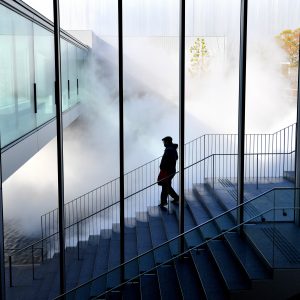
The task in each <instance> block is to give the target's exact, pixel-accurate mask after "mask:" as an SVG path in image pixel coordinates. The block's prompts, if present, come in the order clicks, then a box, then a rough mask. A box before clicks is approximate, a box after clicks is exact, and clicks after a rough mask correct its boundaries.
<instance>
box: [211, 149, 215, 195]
mask: <svg viewBox="0 0 300 300" xmlns="http://www.w3.org/2000/svg"><path fill="white" fill-rule="evenodd" d="M212 158H213V160H212V185H213V190H214V189H215V155H214V154H213V156H212Z"/></svg>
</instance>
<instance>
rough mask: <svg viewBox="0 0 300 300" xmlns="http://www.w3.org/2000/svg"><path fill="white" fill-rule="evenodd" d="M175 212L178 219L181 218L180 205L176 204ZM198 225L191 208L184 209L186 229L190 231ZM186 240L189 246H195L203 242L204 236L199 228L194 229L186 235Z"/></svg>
mask: <svg viewBox="0 0 300 300" xmlns="http://www.w3.org/2000/svg"><path fill="white" fill-rule="evenodd" d="M174 210H175V213H176V216H177V220H179V207H178V205H176V206H175V209H174ZM195 226H196V223H195V221H194V219H193V216H192V214H191V212H190V211H189V209H187V208H185V209H184V230H185V231H188V230H190V229H192V228H194V227H195ZM185 242H186V244H187V247H188V248H193V247H195V246H198V245H200V244H201V243H202V242H203V239H202V236H201V234H200V231H199V229H196V230H192V231H191V232H189V233H188V234H186V235H185Z"/></svg>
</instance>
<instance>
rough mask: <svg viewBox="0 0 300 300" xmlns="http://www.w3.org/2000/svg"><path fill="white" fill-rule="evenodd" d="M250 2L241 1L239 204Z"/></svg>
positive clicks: (241, 198) (240, 213)
mask: <svg viewBox="0 0 300 300" xmlns="http://www.w3.org/2000/svg"><path fill="white" fill-rule="evenodd" d="M247 9H248V0H241V15H240V71H239V72H240V78H239V116H238V120H239V121H238V122H239V124H238V126H239V128H238V173H237V176H238V204H242V203H243V202H244V154H245V106H246V52H247ZM237 220H238V223H239V224H240V223H242V222H243V220H244V208H243V207H241V208H240V209H239V210H238V219H237Z"/></svg>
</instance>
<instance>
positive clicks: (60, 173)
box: [53, 0, 65, 294]
mask: <svg viewBox="0 0 300 300" xmlns="http://www.w3.org/2000/svg"><path fill="white" fill-rule="evenodd" d="M53 17H54V57H55V83H56V85H55V87H56V88H55V103H56V135H57V179H58V225H59V274H60V290H59V291H60V294H63V293H64V292H65V219H64V161H63V124H62V108H61V52H60V15H59V0H53Z"/></svg>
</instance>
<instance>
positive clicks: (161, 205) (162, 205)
mask: <svg viewBox="0 0 300 300" xmlns="http://www.w3.org/2000/svg"><path fill="white" fill-rule="evenodd" d="M167 204H168V203H167V202H163V203H160V204H158V206H159V207H160V208H165V205H167Z"/></svg>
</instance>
